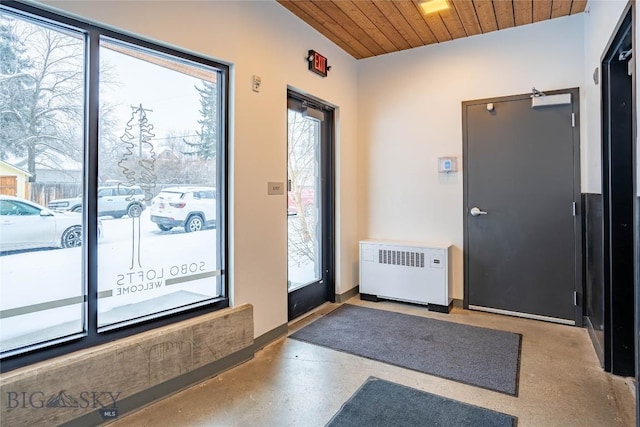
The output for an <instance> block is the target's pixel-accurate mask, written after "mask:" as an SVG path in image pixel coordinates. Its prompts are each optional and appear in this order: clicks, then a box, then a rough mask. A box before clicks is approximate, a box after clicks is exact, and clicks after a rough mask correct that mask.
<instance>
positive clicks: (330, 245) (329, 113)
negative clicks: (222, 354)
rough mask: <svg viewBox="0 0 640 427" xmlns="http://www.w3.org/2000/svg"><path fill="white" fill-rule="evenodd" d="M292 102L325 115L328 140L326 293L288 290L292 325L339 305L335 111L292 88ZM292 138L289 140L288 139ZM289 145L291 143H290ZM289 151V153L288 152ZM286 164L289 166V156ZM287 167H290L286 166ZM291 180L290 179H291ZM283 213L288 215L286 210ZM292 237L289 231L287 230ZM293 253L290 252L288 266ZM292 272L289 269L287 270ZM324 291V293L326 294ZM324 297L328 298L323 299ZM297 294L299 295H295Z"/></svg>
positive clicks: (324, 150)
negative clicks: (321, 306) (320, 307)
mask: <svg viewBox="0 0 640 427" xmlns="http://www.w3.org/2000/svg"><path fill="white" fill-rule="evenodd" d="M289 98H291V99H294V100H297V101H300V102H303V103H307V104H308V105H309V106H310V107H312V108H316V109H319V110H322V111H324V113H325V120H324V121H323V124H322V137H321V140H322V139H323V138H326V144H322V142H321V147H320V150H321V156H322V158H321V166H320V167H321V171H320V174H321V180H322V186H321V191H322V193H321V196H320V197H321V201H322V204H321V206H322V209H321V212H319V215H320V217H321V218H322V229H323V232H322V240H323V242H322V250H321V252H322V268H323V272H322V275H321V276H322V277H321V280H320V283H322V284H323V285H324V289H320V288H319V287H318V286H317V283H316V284H312V285H307V286H304V287H301V288H299V289H296V290H294V291H292V292H289V291H288V290H287V318H288V320H289V321H291V320H293V319H295V318H297V317H299V316H301V315H303V314H304V313H306V312H308V311H310V310H312V309H314V308H315V307H317V305H315V301H318V300H319V299H324V301H325V302H326V301H329V302H335V300H336V286H335V247H334V245H335V240H336V239H335V154H334V153H335V108H334V107H332V106H331V105H329V104H328V103H327V102H325V101H322V100H320V99H318V98H315V97H312V96H310V95H308V94H303V93H301V92H299V91H297V90H295V89H293V88H291V87H289V88H288V89H287V100H288V99H289ZM287 103H288V101H287ZM287 108H288V107H287ZM287 137H288V136H287ZM287 144H288V143H287ZM287 151H288V150H287ZM286 162H287V163H288V162H289V158H288V153H287V159H286ZM285 164H286V163H285ZM288 178H289V177H288V176H287V179H288ZM283 212H286V207H285V209H284V211H283ZM287 233H288V229H287ZM287 240H288V236H287ZM288 262H289V253H288V248H287V263H288ZM287 270H288V268H287ZM323 291H324V292H323ZM321 293H323V294H324V295H320V294H321ZM292 294H295V295H292Z"/></svg>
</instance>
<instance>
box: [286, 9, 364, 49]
mask: <svg viewBox="0 0 640 427" xmlns="http://www.w3.org/2000/svg"><path fill="white" fill-rule="evenodd" d="M293 3H295V4H296V6H297V7H298V8H300V9H301V10H303V11H304V12H306V13H307V14H308V15H309V16H311V18H312V19H313V20H314V21H316V22H317V23H318V24H319V26H320V27H321V28H327V29H328V30H329V31H331V32H332V33H333V34H335V35H336V36H337V37H338V38H339V39H340V40H341V41H342V42H341V43H338V46H343V45H348V46H350V47H351V48H352V49H353V50H354V51H356V52H357V53H358V55H359V57H360V58H367V57H369V56H373V55H374V53H373V52H372V51H371V50H369V49H368V48H367V47H366V46H365V45H364V44H362V42H361V41H360V40H358V39H356V38H355V37H353V36H352V35H351V34H350V33H349V32H348V31H347V30H346V29H345V28H344V27H342V26H340V24H338V23H337V22H336V21H334V20H333V19H332V18H331V17H330V16H329V15H327V14H326V13H325V12H324V11H323V10H322V7H323V4H324V3H326V2H305V1H298V2H295V1H294V2H293ZM320 32H322V31H320Z"/></svg>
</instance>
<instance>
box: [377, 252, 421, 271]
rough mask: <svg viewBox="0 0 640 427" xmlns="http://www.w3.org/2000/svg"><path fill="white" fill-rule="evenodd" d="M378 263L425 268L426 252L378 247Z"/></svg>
mask: <svg viewBox="0 0 640 427" xmlns="http://www.w3.org/2000/svg"><path fill="white" fill-rule="evenodd" d="M378 263H379V264H391V265H404V266H406V267H418V268H424V252H408V251H394V250H389V249H378Z"/></svg>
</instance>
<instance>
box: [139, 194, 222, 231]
mask: <svg viewBox="0 0 640 427" xmlns="http://www.w3.org/2000/svg"><path fill="white" fill-rule="evenodd" d="M151 221H153V222H155V223H156V224H157V225H158V228H159V229H160V230H162V231H169V230H171V229H172V228H173V227H184V231H186V232H187V233H190V232H192V231H200V230H202V229H203V228H205V227H215V226H216V189H215V188H213V187H168V188H165V189H164V190H162V191H161V192H160V193H159V194H158V195H157V196H156V197H154V198H153V201H152V203H151Z"/></svg>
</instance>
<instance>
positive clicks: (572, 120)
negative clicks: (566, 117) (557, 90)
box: [571, 113, 576, 128]
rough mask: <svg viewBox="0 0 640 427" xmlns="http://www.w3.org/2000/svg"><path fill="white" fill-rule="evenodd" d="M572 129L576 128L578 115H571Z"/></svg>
mask: <svg viewBox="0 0 640 427" xmlns="http://www.w3.org/2000/svg"><path fill="white" fill-rule="evenodd" d="M571 127H572V128H574V127H576V113H571Z"/></svg>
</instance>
